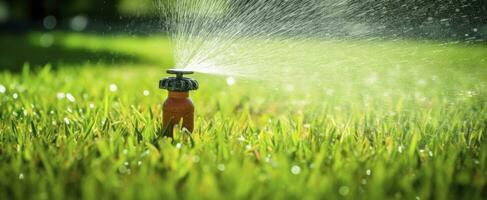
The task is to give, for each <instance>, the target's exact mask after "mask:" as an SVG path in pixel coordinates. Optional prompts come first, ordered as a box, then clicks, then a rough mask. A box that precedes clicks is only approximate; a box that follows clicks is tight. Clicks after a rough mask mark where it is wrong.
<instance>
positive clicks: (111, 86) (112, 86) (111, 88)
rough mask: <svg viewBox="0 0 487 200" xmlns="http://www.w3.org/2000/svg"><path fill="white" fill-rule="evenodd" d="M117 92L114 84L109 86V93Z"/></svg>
mask: <svg viewBox="0 0 487 200" xmlns="http://www.w3.org/2000/svg"><path fill="white" fill-rule="evenodd" d="M117 90H118V87H117V85H115V84H110V91H111V92H116V91H117Z"/></svg>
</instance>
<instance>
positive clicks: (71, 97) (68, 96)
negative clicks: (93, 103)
mask: <svg viewBox="0 0 487 200" xmlns="http://www.w3.org/2000/svg"><path fill="white" fill-rule="evenodd" d="M66 98H67V99H68V101H71V102H75V101H76V99H75V98H74V96H73V95H72V94H71V93H67V94H66Z"/></svg>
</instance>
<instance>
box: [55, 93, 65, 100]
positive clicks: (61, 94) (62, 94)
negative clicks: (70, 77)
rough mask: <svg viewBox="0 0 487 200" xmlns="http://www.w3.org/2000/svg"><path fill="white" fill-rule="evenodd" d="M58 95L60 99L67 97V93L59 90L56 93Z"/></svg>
mask: <svg viewBox="0 0 487 200" xmlns="http://www.w3.org/2000/svg"><path fill="white" fill-rule="evenodd" d="M56 97H57V98H58V99H64V97H66V94H64V92H58V93H57V94H56Z"/></svg>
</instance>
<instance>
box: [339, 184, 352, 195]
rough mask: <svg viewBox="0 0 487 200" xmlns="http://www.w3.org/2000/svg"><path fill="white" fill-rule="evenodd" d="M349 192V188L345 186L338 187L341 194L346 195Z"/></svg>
mask: <svg viewBox="0 0 487 200" xmlns="http://www.w3.org/2000/svg"><path fill="white" fill-rule="evenodd" d="M349 192H350V189H349V188H348V187H347V186H342V187H340V189H338V193H340V195H342V196H347V195H348V193H349Z"/></svg>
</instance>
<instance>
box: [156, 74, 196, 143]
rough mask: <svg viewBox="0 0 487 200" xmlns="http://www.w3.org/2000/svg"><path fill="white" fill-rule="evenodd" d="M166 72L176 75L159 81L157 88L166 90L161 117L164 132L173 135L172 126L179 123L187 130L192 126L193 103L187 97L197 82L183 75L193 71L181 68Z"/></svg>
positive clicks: (194, 88) (190, 129) (190, 130)
mask: <svg viewBox="0 0 487 200" xmlns="http://www.w3.org/2000/svg"><path fill="white" fill-rule="evenodd" d="M166 72H167V73H168V74H175V75H176V77H168V78H164V79H162V80H160V81H159V88H160V89H166V90H168V92H169V93H168V97H167V99H166V101H165V102H164V105H163V109H162V110H163V111H162V118H163V127H164V131H165V132H164V134H165V135H166V136H168V137H171V138H172V137H173V130H174V126H176V125H178V124H181V125H182V126H181V128H182V129H186V130H188V131H189V132H192V131H193V128H194V105H193V102H192V101H191V99H190V98H189V91H190V90H197V89H198V82H197V81H196V80H194V79H191V78H187V77H183V75H185V74H193V73H194V72H193V71H189V70H181V69H169V70H167V71H166Z"/></svg>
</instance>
